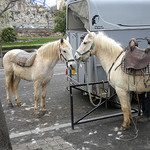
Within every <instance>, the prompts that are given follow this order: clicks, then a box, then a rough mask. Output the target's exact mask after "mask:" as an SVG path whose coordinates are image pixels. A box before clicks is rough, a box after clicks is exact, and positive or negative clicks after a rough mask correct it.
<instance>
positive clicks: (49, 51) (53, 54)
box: [37, 43, 59, 69]
mask: <svg viewBox="0 0 150 150" xmlns="http://www.w3.org/2000/svg"><path fill="white" fill-rule="evenodd" d="M58 48H59V46H58V44H57V43H56V45H53V46H52V45H50V46H49V45H48V46H47V47H45V48H43V50H40V51H38V53H37V55H38V57H40V58H41V60H42V61H43V63H45V64H46V65H47V66H48V67H49V68H51V69H52V68H54V66H55V65H56V63H57V62H58V60H59V51H58Z"/></svg>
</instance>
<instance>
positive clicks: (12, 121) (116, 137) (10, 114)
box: [0, 63, 150, 150]
mask: <svg viewBox="0 0 150 150" xmlns="http://www.w3.org/2000/svg"><path fill="white" fill-rule="evenodd" d="M65 71H66V67H65V66H64V64H62V63H58V64H57V65H56V67H55V70H54V76H53V78H52V80H51V83H50V85H49V87H48V91H47V97H46V107H47V110H48V112H47V113H46V114H45V115H44V116H42V117H40V118H39V117H36V116H35V115H34V113H33V111H34V99H33V84H32V82H28V81H23V80H22V81H21V83H20V86H19V90H18V93H19V96H20V100H21V101H22V103H23V106H21V107H18V106H17V105H16V103H15V101H14V99H12V103H13V104H14V107H13V108H9V107H8V106H7V101H6V94H5V86H4V79H5V77H4V70H3V69H0V95H1V97H0V99H1V101H2V106H3V109H4V113H5V117H6V121H7V125H8V128H9V133H10V138H11V143H12V145H16V144H23V143H30V142H31V143H32V142H33V141H36V140H41V139H46V138H48V137H56V136H59V137H61V138H62V139H64V140H65V141H66V142H68V143H69V144H70V145H72V147H74V149H76V150H120V149H121V150H149V149H150V136H149V135H150V133H149V132H150V123H149V122H148V123H136V119H135V117H134V123H135V124H136V127H137V129H138V133H137V130H135V125H134V124H133V123H132V125H131V127H130V128H129V129H128V130H127V131H120V130H119V128H120V126H121V124H122V120H123V118H122V116H120V117H115V118H111V119H105V120H100V121H96V122H91V123H86V124H82V125H77V126H76V127H75V130H72V129H71V124H70V122H71V121H70V94H69V91H68V90H67V89H66V87H68V85H69V83H68V82H67V80H66V76H65ZM73 96H74V111H75V120H76V119H77V118H79V117H81V116H82V115H83V114H85V113H86V112H87V111H89V110H91V109H92V108H93V106H92V105H91V104H90V102H89V99H88V97H87V96H83V93H82V92H80V91H78V90H73ZM133 105H134V107H136V103H134V104H133ZM117 112H121V111H120V110H119V109H115V108H113V107H111V106H109V105H108V107H107V108H106V106H105V105H102V106H101V107H100V108H99V109H97V110H96V111H95V112H94V113H93V114H91V115H90V116H88V117H87V118H93V117H98V116H104V115H109V114H113V113H117ZM133 116H136V114H134V115H133Z"/></svg>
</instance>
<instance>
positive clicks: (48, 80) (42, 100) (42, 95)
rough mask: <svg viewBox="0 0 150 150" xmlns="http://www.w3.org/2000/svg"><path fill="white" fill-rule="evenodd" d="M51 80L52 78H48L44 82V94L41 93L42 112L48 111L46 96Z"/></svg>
mask: <svg viewBox="0 0 150 150" xmlns="http://www.w3.org/2000/svg"><path fill="white" fill-rule="evenodd" d="M49 82H50V79H47V80H46V81H45V82H44V83H43V84H42V94H41V105H40V107H41V110H42V112H46V111H47V110H46V107H45V97H46V93H47V86H48V84H49Z"/></svg>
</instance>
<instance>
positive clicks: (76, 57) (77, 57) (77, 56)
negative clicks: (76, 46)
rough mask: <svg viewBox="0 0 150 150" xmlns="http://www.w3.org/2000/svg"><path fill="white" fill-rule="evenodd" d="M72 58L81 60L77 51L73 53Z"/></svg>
mask: <svg viewBox="0 0 150 150" xmlns="http://www.w3.org/2000/svg"><path fill="white" fill-rule="evenodd" d="M74 58H75V60H76V61H81V56H80V55H79V54H78V53H75V55H74Z"/></svg>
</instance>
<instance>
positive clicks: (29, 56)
mask: <svg viewBox="0 0 150 150" xmlns="http://www.w3.org/2000/svg"><path fill="white" fill-rule="evenodd" d="M35 56H36V52H32V53H28V52H26V51H21V52H20V53H18V54H16V55H15V56H14V57H13V62H14V63H15V64H17V65H19V66H21V67H30V66H32V65H33V62H34V60H35Z"/></svg>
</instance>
